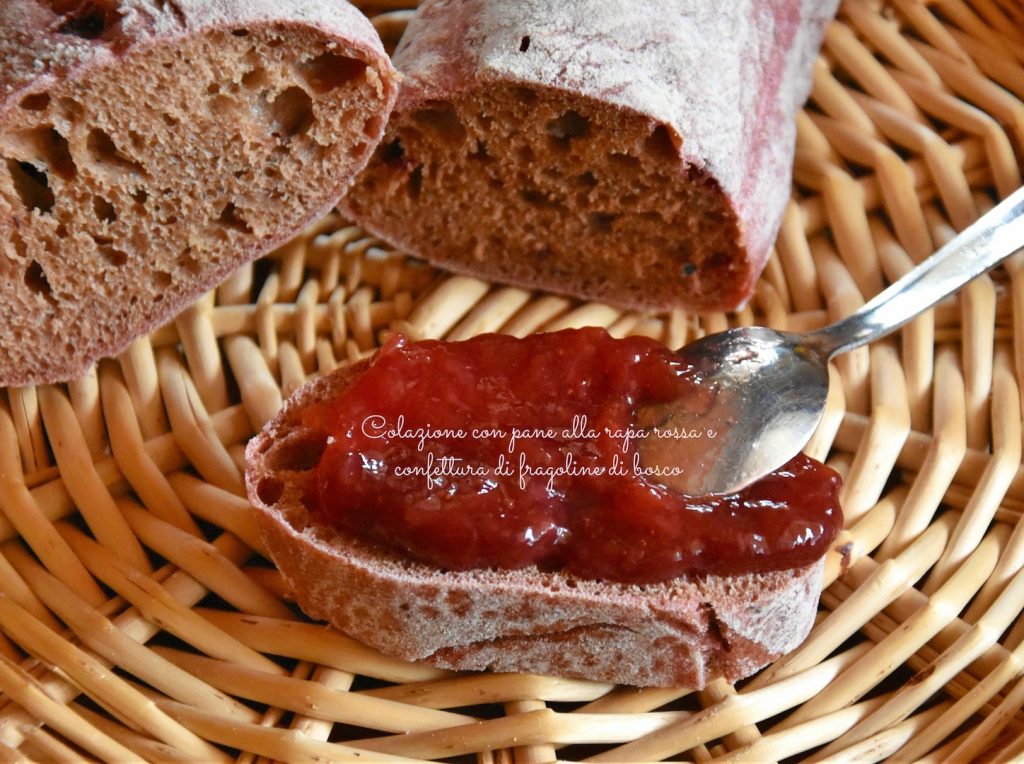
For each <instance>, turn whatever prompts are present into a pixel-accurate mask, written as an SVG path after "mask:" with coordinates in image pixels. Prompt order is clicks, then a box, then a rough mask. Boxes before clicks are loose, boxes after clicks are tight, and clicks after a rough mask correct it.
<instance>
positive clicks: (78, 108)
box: [57, 97, 85, 122]
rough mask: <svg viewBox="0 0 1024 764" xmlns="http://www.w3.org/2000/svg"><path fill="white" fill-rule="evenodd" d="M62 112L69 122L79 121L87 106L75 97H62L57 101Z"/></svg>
mask: <svg viewBox="0 0 1024 764" xmlns="http://www.w3.org/2000/svg"><path fill="white" fill-rule="evenodd" d="M57 104H58V106H59V107H60V112H61V114H63V115H64V117H65V118H66V119H67V120H68V122H77V121H78V120H80V119H81V118H82V116H83V115H84V114H85V107H84V106H82V104H80V103H79V102H78V101H76V100H75V99H74V98H67V97H64V98H61V99H59V100H58V101H57Z"/></svg>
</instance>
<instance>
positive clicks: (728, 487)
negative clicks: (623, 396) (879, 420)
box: [637, 188, 1024, 496]
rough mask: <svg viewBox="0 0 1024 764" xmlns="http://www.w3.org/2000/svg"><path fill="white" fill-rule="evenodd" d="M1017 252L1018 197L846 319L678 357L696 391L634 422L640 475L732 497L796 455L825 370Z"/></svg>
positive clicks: (703, 345) (702, 343) (819, 407)
mask: <svg viewBox="0 0 1024 764" xmlns="http://www.w3.org/2000/svg"><path fill="white" fill-rule="evenodd" d="M1021 247H1024V188H1020V189H1017V191H1015V192H1014V193H1012V194H1011V195H1010V196H1008V197H1007V198H1006V199H1004V200H1003V201H1002V202H1000V203H999V204H998V205H996V206H995V207H993V208H992V209H991V210H990V211H989V212H987V213H986V214H985V215H983V216H982V217H980V218H979V219H978V220H977V221H975V222H974V223H973V224H972V225H971V226H969V227H968V228H966V229H965V230H964V231H963V232H962V233H960V234H959V235H958V236H957V237H956V238H954V239H952V240H951V241H950V242H949V243H947V244H946V245H945V246H943V247H942V248H941V249H939V251H937V252H936V253H935V254H933V255H932V256H931V257H929V258H928V259H927V260H925V261H924V262H922V263H920V264H919V265H918V266H917V267H915V268H914V269H913V270H911V271H910V272H909V273H907V274H906V275H904V276H903V277H902V278H901V279H899V280H898V281H896V282H895V283H893V284H892V285H891V286H889V287H888V288H887V289H885V290H884V291H883V292H881V293H880V294H878V295H877V296H876V297H875V298H874V299H872V300H871V301H870V302H868V303H867V304H865V305H864V307H862V308H861V309H860V310H858V311H857V312H856V313H854V314H853V315H851V316H847V317H846V318H844V319H842V320H841V321H838V322H836V323H834V324H831V325H829V326H826V327H824V328H823V329H818V330H815V331H812V332H803V333H791V332H779V331H775V330H774V329H768V328H765V327H740V328H737V329H729V330H728V331H725V332H720V333H717V334H712V335H708V336H706V337H703V338H701V339H699V340H697V341H696V342H693V343H691V344H689V345H687V346H686V347H684V348H682V349H681V350H680V351H679V356H680V358H681V359H682V360H683V361H684V362H685V363H686V365H687V367H688V369H689V373H692V374H693V376H694V379H695V380H696V381H697V382H698V387H699V388H700V390H701V391H702V393H701V394H700V395H696V396H694V397H692V398H690V397H687V398H686V399H680V400H675V401H671V402H669V403H664V404H660V405H658V406H651V407H648V408H646V409H644V410H643V411H641V412H639V414H638V417H637V419H638V422H637V423H638V425H639V426H640V428H641V429H642V431H643V434H644V437H643V438H642V439H640V440H639V441H638V443H639V446H638V448H639V459H640V464H641V466H642V467H643V468H644V470H645V474H647V475H649V476H650V478H651V479H652V480H653V481H655V482H657V483H660V484H661V485H663V486H665V487H666V488H670V489H672V490H676V491H680V492H682V493H685V494H688V495H691V496H698V495H704V494H721V493H733V492H735V491H737V490H739V489H740V488H743V487H744V486H746V485H748V484H750V483H752V482H754V481H755V480H757V479H758V478H760V477H762V476H764V475H766V474H768V473H769V472H772V471H773V470H775V469H778V468H779V467H781V466H782V465H784V464H785V463H786V462H788V461H789V460H790V459H791V458H792V457H793V456H795V455H796V454H797V452H799V451H800V449H802V448H803V447H804V446H805V445H806V443H807V441H808V440H810V438H811V435H813V434H814V429H815V428H816V427H817V426H818V422H819V421H820V420H821V415H822V413H823V411H824V409H825V400H826V398H827V397H828V379H829V377H828V362H829V360H830V359H831V358H832V357H833V356H835V355H837V354H839V353H845V352H846V351H848V350H852V349H854V348H857V347H860V346H861V345H865V344H867V343H869V342H872V341H873V340H876V339H878V338H880V337H884V336H885V335H887V334H889V333H891V332H893V331H895V330H896V329H898V328H899V327H901V326H903V325H904V324H905V323H907V322H908V321H910V320H911V319H913V318H915V317H916V316H918V315H919V314H921V313H923V312H924V311H925V310H927V309H928V308H930V307H931V306H933V305H934V304H935V303H937V302H938V301H939V300H941V299H943V298H944V297H948V296H949V295H951V294H953V293H954V292H955V291H956V290H958V289H959V288H960V287H962V286H964V285H965V284H966V283H968V282H969V281H970V280H971V279H973V278H975V277H977V276H979V275H981V274H982V273H984V272H985V271H987V270H988V269H989V268H992V267H994V266H996V265H998V264H999V263H1001V262H1002V261H1003V260H1005V259H1007V258H1008V257H1010V256H1011V255H1013V254H1014V253H1015V252H1017V250H1019V249H1020V248H1021Z"/></svg>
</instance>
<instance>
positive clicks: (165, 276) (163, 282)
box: [150, 271, 173, 298]
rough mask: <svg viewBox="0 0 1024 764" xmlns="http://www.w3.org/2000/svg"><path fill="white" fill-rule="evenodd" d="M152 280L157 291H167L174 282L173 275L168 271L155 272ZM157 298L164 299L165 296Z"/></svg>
mask: <svg viewBox="0 0 1024 764" xmlns="http://www.w3.org/2000/svg"><path fill="white" fill-rule="evenodd" d="M150 278H151V279H152V281H153V286H155V287H156V288H157V289H166V288H167V287H169V286H170V285H171V282H172V281H173V279H172V278H171V274H169V273H168V272H167V271H153V273H152V275H151V276H150ZM157 296H158V297H161V298H162V297H163V295H157Z"/></svg>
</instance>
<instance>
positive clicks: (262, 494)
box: [256, 477, 284, 507]
mask: <svg viewBox="0 0 1024 764" xmlns="http://www.w3.org/2000/svg"><path fill="white" fill-rule="evenodd" d="M283 495H284V483H283V482H282V481H280V480H278V479H277V478H273V477H265V478H263V479H262V480H260V481H259V482H258V483H257V484H256V496H257V497H258V498H259V500H260V501H262V502H263V503H264V504H266V505H267V506H268V507H272V506H273V505H275V504H277V502H279V501H280V500H281V497H282V496H283Z"/></svg>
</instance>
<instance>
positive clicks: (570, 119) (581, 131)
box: [545, 109, 590, 142]
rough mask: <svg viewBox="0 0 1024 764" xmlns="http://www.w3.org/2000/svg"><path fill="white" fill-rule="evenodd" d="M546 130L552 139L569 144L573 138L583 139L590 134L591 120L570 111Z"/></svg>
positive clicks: (548, 125)
mask: <svg viewBox="0 0 1024 764" xmlns="http://www.w3.org/2000/svg"><path fill="white" fill-rule="evenodd" d="M545 129H546V130H547V133H548V135H550V136H551V137H552V138H555V139H557V140H560V141H565V142H568V141H570V140H572V139H573V138H582V137H583V136H584V135H586V134H587V133H588V132H590V120H589V119H587V118H586V117H584V116H583V115H582V114H580V113H579V112H578V111H574V110H573V109H569V111H567V112H564V113H563V114H562V116H560V117H557V118H555V119H553V120H551V121H550V122H548V124H547V126H546V127H545Z"/></svg>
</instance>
